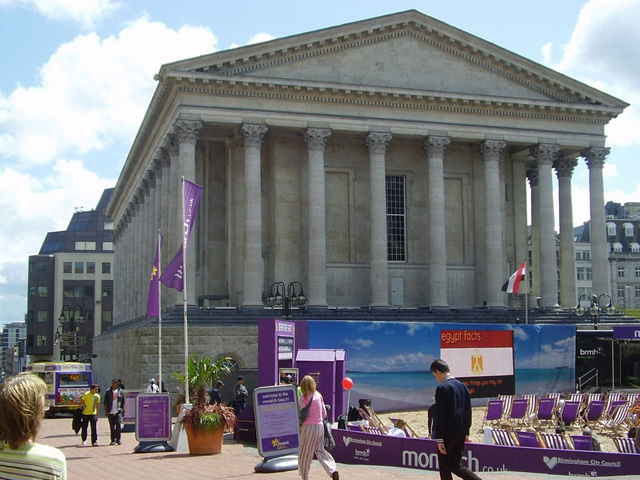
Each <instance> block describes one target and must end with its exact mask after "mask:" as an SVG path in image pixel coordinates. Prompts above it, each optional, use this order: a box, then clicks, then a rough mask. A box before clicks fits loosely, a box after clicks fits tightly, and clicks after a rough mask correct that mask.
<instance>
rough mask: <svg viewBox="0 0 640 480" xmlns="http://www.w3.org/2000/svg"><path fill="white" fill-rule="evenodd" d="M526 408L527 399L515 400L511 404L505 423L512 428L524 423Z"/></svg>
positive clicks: (527, 404)
mask: <svg viewBox="0 0 640 480" xmlns="http://www.w3.org/2000/svg"><path fill="white" fill-rule="evenodd" d="M528 406H529V399H528V398H515V399H514V400H513V403H512V404H511V411H510V412H509V414H508V415H507V418H506V422H507V423H509V425H512V426H513V425H518V424H520V425H522V424H523V423H525V421H526V415H527V410H528Z"/></svg>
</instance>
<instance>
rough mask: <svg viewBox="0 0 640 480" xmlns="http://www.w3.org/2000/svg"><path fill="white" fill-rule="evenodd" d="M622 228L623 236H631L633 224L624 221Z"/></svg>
mask: <svg viewBox="0 0 640 480" xmlns="http://www.w3.org/2000/svg"><path fill="white" fill-rule="evenodd" d="M622 228H624V235H625V237H633V225H632V224H630V223H625V224H624V225H623V226H622Z"/></svg>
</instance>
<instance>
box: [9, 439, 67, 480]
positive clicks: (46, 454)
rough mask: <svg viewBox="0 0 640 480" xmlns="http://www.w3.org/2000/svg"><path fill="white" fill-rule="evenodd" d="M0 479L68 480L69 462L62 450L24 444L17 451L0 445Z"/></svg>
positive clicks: (36, 444)
mask: <svg viewBox="0 0 640 480" xmlns="http://www.w3.org/2000/svg"><path fill="white" fill-rule="evenodd" d="M0 479H2V480H66V479H67V460H66V458H65V456H64V453H62V452H61V451H60V450H58V449H57V448H54V447H50V446H48V445H42V444H39V443H23V444H22V445H20V446H19V447H18V448H16V449H15V450H14V449H12V448H11V447H9V445H8V444H6V443H4V442H2V443H0Z"/></svg>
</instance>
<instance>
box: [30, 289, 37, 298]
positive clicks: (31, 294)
mask: <svg viewBox="0 0 640 480" xmlns="http://www.w3.org/2000/svg"><path fill="white" fill-rule="evenodd" d="M35 296H36V287H29V298H33V297H35Z"/></svg>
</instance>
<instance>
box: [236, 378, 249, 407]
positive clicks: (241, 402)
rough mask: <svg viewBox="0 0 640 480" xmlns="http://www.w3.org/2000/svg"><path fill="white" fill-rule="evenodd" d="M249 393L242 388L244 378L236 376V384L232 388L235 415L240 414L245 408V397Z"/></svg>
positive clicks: (245, 388)
mask: <svg viewBox="0 0 640 480" xmlns="http://www.w3.org/2000/svg"><path fill="white" fill-rule="evenodd" d="M248 396H249V392H248V390H247V387H245V386H244V377H243V376H242V375H239V376H238V380H237V382H236V384H235V385H234V386H233V402H234V407H235V410H236V414H238V413H240V412H241V411H242V410H244V409H245V407H246V406H247V397H248Z"/></svg>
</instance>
